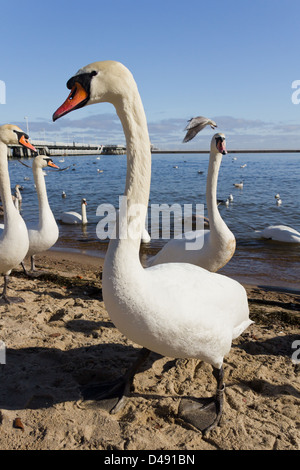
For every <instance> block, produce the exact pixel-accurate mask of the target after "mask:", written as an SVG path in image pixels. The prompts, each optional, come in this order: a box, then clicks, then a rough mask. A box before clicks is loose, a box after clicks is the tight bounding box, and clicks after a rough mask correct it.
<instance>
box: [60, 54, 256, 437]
mask: <svg viewBox="0 0 300 470" xmlns="http://www.w3.org/2000/svg"><path fill="white" fill-rule="evenodd" d="M67 87H68V88H69V89H70V90H71V91H70V94H69V96H68V98H67V99H66V101H65V102H64V103H63V104H62V105H61V106H60V107H59V108H58V109H57V110H56V111H55V113H54V114H53V120H54V121H56V120H57V119H58V118H61V117H62V116H64V115H66V114H67V113H69V112H70V111H73V110H74V109H78V108H81V107H82V106H85V105H91V104H96V103H101V102H109V103H111V104H113V105H114V107H115V109H116V112H117V114H118V116H119V119H120V121H121V124H122V127H123V131H124V134H125V138H126V148H127V174H126V183H125V191H124V196H125V200H126V204H127V211H124V213H125V215H122V217H121V218H120V219H121V220H119V221H118V223H119V224H120V226H122V227H121V228H123V236H122V237H117V238H115V239H111V240H110V242H109V246H108V250H107V253H106V256H105V262H104V269H103V284H102V289H103V290H102V292H103V299H104V303H105V307H106V310H107V312H108V314H109V316H110V318H111V320H112V321H113V323H114V325H115V326H116V327H117V328H118V329H119V331H120V332H121V333H122V334H124V335H125V336H126V337H127V338H129V339H130V340H131V341H133V342H135V343H136V344H138V345H140V346H142V349H141V351H140V354H139V356H138V358H137V360H136V362H135V363H134V364H133V365H132V367H130V368H129V369H128V371H127V372H126V373H125V375H124V376H122V377H121V378H117V379H116V381H115V382H112V383H110V384H108V383H106V384H103V383H102V384H99V385H95V387H91V388H90V389H88V390H83V391H82V393H83V399H87V398H91V397H92V398H93V399H95V398H96V399H97V403H98V406H101V405H103V406H105V407H108V408H107V409H108V410H109V411H110V412H111V413H115V412H118V411H119V410H121V409H122V407H123V406H124V404H125V402H126V398H127V395H129V391H130V385H131V384H132V381H133V379H134V376H135V373H136V372H137V370H138V367H139V366H140V365H141V364H142V363H143V362H144V361H145V360H146V359H147V357H148V355H149V354H150V352H151V351H154V352H156V353H158V354H161V355H163V356H167V357H174V358H197V359H200V360H202V361H205V362H207V363H209V364H211V365H212V368H213V374H214V376H215V378H216V381H217V391H216V394H215V396H214V397H212V398H211V400H209V403H207V402H206V403H205V404H204V403H203V402H202V400H201V399H197V400H195V399H191V400H189V399H182V400H181V402H180V406H179V411H178V418H179V419H180V420H183V421H184V422H188V423H190V424H191V425H193V426H195V427H196V428H197V429H199V430H201V431H203V432H207V431H209V430H211V429H212V428H214V427H215V426H216V425H217V424H218V423H219V420H220V417H221V415H222V410H223V400H224V387H225V386H224V380H223V359H224V356H225V355H226V354H228V353H229V352H230V349H231V344H232V340H233V339H234V338H236V337H238V336H239V335H240V334H241V333H242V332H243V331H244V330H245V329H246V328H247V327H248V326H249V325H250V324H251V323H252V322H251V320H250V319H249V307H248V301H247V295H246V291H245V289H244V288H243V287H242V286H241V285H240V284H239V283H238V282H236V281H234V280H232V279H230V278H228V277H225V276H222V275H220V274H217V273H211V272H209V271H207V270H205V269H203V268H200V267H199V266H194V265H192V264H188V263H166V264H160V265H157V266H153V267H150V268H144V267H143V266H142V264H141V262H140V258H139V250H140V241H141V234H142V229H143V227H144V223H145V214H146V211H147V207H148V201H149V192H150V181H151V151H150V139H149V134H148V128H147V121H146V116H145V112H144V108H143V104H142V100H141V97H140V94H139V91H138V88H137V85H136V82H135V80H134V78H133V76H132V74H131V72H130V71H129V70H128V69H127V68H126V67H125V66H124V65H123V64H121V63H119V62H115V61H103V62H95V63H92V64H90V65H87V66H85V67H83V68H81V69H80V70H79V71H78V72H77V73H76V74H75V75H74V76H73V77H72V78H70V80H69V81H68V82H67ZM133 205H134V207H136V205H138V207H139V209H140V211H133V210H132V206H133ZM122 212H123V211H122ZM88 392H90V395H89V393H88Z"/></svg>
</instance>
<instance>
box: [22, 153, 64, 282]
mask: <svg viewBox="0 0 300 470" xmlns="http://www.w3.org/2000/svg"><path fill="white" fill-rule="evenodd" d="M46 167H50V168H58V166H56V165H55V164H54V163H53V161H52V160H51V158H48V157H46V156H45V155H38V156H37V157H35V159H34V160H33V164H32V173H33V178H34V183H35V187H36V192H37V197H38V202H39V221H38V223H33V224H27V229H28V237H29V249H28V252H27V256H29V257H30V260H31V273H29V272H28V271H27V270H26V268H25V264H24V260H23V262H22V263H21V264H22V267H23V270H24V272H25V273H26V274H27V275H36V274H35V273H34V272H35V271H36V269H35V264H34V256H35V255H36V254H37V253H41V252H43V251H46V250H49V248H51V247H52V246H53V245H54V243H56V241H57V239H58V235H59V231H58V226H57V223H56V220H55V218H54V215H53V213H52V210H51V208H50V205H49V202H48V197H47V189H46V183H45V176H44V174H43V168H46ZM37 274H38V273H37Z"/></svg>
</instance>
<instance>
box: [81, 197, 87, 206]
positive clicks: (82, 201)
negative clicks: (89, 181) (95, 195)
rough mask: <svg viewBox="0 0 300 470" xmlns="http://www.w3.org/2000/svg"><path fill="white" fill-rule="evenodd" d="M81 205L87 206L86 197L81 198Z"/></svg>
mask: <svg viewBox="0 0 300 470" xmlns="http://www.w3.org/2000/svg"><path fill="white" fill-rule="evenodd" d="M81 205H82V206H87V202H86V199H85V198H84V197H83V198H82V199H81Z"/></svg>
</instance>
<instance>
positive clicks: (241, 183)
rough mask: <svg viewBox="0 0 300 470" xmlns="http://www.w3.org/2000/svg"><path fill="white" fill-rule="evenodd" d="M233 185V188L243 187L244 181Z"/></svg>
mask: <svg viewBox="0 0 300 470" xmlns="http://www.w3.org/2000/svg"><path fill="white" fill-rule="evenodd" d="M233 186H234V187H235V188H240V189H243V187H244V183H243V182H242V181H241V182H240V183H234V184H233Z"/></svg>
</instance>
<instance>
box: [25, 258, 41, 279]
mask: <svg viewBox="0 0 300 470" xmlns="http://www.w3.org/2000/svg"><path fill="white" fill-rule="evenodd" d="M21 266H22V268H23V271H24V274H26V276H28V277H31V278H36V277H39V276H42V275H43V274H46V271H37V269H36V268H35V265H34V263H33V264H32V263H31V270H30V271H27V269H26V267H25V264H24V263H23V261H22V263H21Z"/></svg>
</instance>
